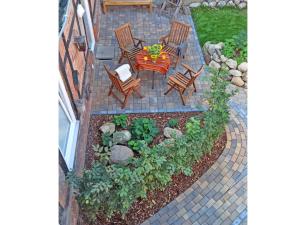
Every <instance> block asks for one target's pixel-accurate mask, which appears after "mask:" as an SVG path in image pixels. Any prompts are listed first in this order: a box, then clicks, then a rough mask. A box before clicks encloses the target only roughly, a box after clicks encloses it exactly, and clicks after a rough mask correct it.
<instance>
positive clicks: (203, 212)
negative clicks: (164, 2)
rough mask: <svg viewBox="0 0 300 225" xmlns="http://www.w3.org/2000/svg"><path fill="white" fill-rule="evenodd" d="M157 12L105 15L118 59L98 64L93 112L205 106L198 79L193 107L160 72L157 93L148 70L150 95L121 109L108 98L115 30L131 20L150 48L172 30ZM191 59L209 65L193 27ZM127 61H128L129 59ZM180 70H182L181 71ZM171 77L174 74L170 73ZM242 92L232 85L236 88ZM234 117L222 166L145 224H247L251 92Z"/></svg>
mask: <svg viewBox="0 0 300 225" xmlns="http://www.w3.org/2000/svg"><path fill="white" fill-rule="evenodd" d="M156 12H157V9H155V10H154V13H153V14H149V13H148V12H147V10H145V9H142V8H140V7H122V8H120V7H112V8H111V9H110V12H109V14H108V15H101V20H100V26H101V29H100V33H101V34H100V35H101V37H100V39H101V40H100V42H99V43H98V44H100V46H101V45H102V46H111V48H112V51H114V58H113V60H110V61H100V60H99V61H97V64H96V65H97V66H96V78H95V82H94V92H93V93H92V94H93V95H94V96H93V97H94V102H93V106H92V107H93V113H94V114H111V113H130V112H137V113H138V112H172V111H192V110H197V108H196V106H197V105H199V104H200V105H201V104H203V102H202V99H203V92H204V91H205V90H207V88H208V84H207V82H206V81H205V80H203V77H202V79H198V81H197V84H196V85H197V89H198V90H199V92H198V93H194V94H193V96H191V97H189V101H187V106H186V107H184V106H182V105H181V101H180V97H179V95H178V94H177V93H176V92H173V93H172V94H170V95H168V96H164V95H163V92H164V91H165V90H166V88H167V86H166V80H165V79H163V77H162V76H160V75H159V74H157V76H156V79H155V89H154V90H152V89H151V73H150V72H149V73H148V72H144V73H143V74H141V76H140V77H141V78H142V92H143V94H144V95H145V96H146V97H145V98H144V99H142V100H140V99H139V98H137V97H136V96H134V97H131V98H130V100H129V104H128V107H127V108H125V109H124V110H121V109H120V104H119V103H118V102H117V101H116V100H115V99H113V98H112V97H107V92H108V88H109V85H110V82H109V80H108V77H107V75H106V73H105V71H104V68H103V63H106V64H109V65H110V66H111V67H116V66H117V65H118V64H117V60H118V58H119V54H120V52H119V48H118V44H117V42H116V39H115V37H114V33H113V30H114V29H115V28H116V27H118V26H120V25H122V24H124V23H126V22H130V23H131V24H132V26H133V33H134V35H135V36H137V37H140V38H143V39H145V40H146V41H147V43H148V44H152V43H156V42H157V40H158V38H159V37H160V36H161V35H164V34H166V33H167V32H168V30H169V19H168V18H166V17H163V16H162V17H159V16H158V15H157V14H156ZM179 20H180V21H184V22H186V23H189V24H191V25H192V26H193V22H192V19H191V17H190V16H187V15H180V16H179ZM188 52H189V53H188V55H187V57H186V59H185V60H184V62H185V63H187V64H189V65H191V66H192V67H194V68H196V69H197V68H199V66H200V65H201V64H203V56H202V52H201V48H200V46H199V43H198V40H197V35H196V33H195V30H194V28H193V30H192V32H191V33H190V36H189V48H188ZM124 63H125V61H124ZM177 69H179V67H178V68H177ZM173 71H174V70H171V71H170V72H169V74H171V73H172V72H173ZM169 74H168V75H169ZM232 88H236V87H235V86H233V85H230V89H232ZM229 105H230V107H231V118H230V122H229V124H228V126H227V127H226V133H227V140H228V141H227V145H226V148H225V149H224V151H223V153H222V155H221V156H220V157H219V159H218V160H217V161H216V163H215V164H214V165H213V166H212V167H211V168H210V169H209V170H208V171H207V172H206V173H205V174H204V175H203V176H201V177H200V178H199V179H198V181H196V182H195V183H194V184H193V185H192V186H191V187H190V188H189V189H187V190H186V191H185V192H184V193H182V194H181V195H179V196H178V197H177V198H176V199H175V200H173V201H172V202H171V203H169V204H168V205H167V206H165V207H164V208H162V209H161V210H160V211H158V212H157V213H156V214H155V215H153V216H152V217H150V218H149V219H148V220H146V221H145V222H144V223H143V224H142V225H158V224H160V225H181V224H182V225H188V224H192V225H218V224H222V225H223V224H224V225H227V224H228V225H244V224H247V92H246V90H245V89H243V88H239V93H238V94H237V95H236V96H234V97H233V98H232V99H231V100H230V101H229Z"/></svg>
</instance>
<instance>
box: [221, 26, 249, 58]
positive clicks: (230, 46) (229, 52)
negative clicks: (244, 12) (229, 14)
mask: <svg viewBox="0 0 300 225" xmlns="http://www.w3.org/2000/svg"><path fill="white" fill-rule="evenodd" d="M224 45H225V47H224V49H223V54H224V55H225V56H227V57H229V58H233V59H235V60H236V61H237V62H238V64H240V63H242V62H245V61H247V53H248V51H247V32H246V30H242V31H241V32H240V33H238V34H237V35H234V36H233V37H232V38H230V39H226V40H225V42H224Z"/></svg>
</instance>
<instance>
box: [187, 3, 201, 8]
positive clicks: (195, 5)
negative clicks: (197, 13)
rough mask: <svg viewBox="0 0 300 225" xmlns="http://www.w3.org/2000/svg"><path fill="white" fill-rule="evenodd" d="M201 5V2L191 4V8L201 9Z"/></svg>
mask: <svg viewBox="0 0 300 225" xmlns="http://www.w3.org/2000/svg"><path fill="white" fill-rule="evenodd" d="M200 5H201V3H200V2H194V3H191V4H190V7H191V8H196V7H199V6H200Z"/></svg>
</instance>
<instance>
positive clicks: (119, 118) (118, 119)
mask: <svg viewBox="0 0 300 225" xmlns="http://www.w3.org/2000/svg"><path fill="white" fill-rule="evenodd" d="M113 123H114V124H115V125H116V126H119V127H122V128H126V127H127V115H125V114H122V115H114V118H113Z"/></svg>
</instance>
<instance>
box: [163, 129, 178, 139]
mask: <svg viewBox="0 0 300 225" xmlns="http://www.w3.org/2000/svg"><path fill="white" fill-rule="evenodd" d="M174 135H175V137H177V138H178V137H180V136H182V132H181V131H180V130H177V129H174V128H170V127H165V128H164V136H165V137H166V138H172V137H174Z"/></svg>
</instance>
